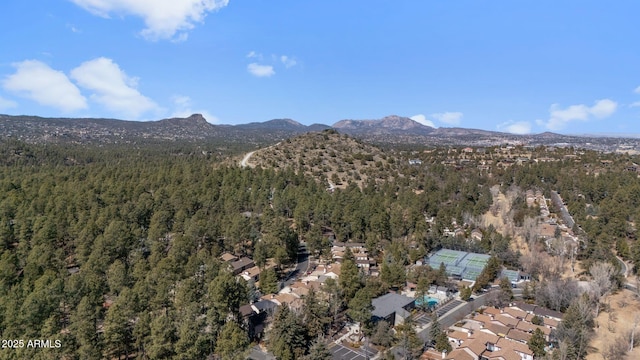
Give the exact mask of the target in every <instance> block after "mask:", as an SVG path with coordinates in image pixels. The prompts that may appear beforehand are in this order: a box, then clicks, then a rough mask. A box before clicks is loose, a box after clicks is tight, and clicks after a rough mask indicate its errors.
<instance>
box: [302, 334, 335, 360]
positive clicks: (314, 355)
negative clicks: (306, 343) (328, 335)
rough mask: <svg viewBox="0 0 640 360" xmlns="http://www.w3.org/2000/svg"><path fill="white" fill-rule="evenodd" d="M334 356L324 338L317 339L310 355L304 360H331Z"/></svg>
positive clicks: (310, 350)
mask: <svg viewBox="0 0 640 360" xmlns="http://www.w3.org/2000/svg"><path fill="white" fill-rule="evenodd" d="M331 359H332V355H331V352H330V351H329V349H328V348H327V344H325V342H324V338H323V337H319V338H317V339H316V340H315V341H314V342H313V343H312V344H311V347H310V348H309V353H308V354H307V355H305V357H304V358H303V360H331Z"/></svg>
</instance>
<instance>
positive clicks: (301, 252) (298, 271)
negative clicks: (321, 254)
mask: <svg viewBox="0 0 640 360" xmlns="http://www.w3.org/2000/svg"><path fill="white" fill-rule="evenodd" d="M308 269H309V252H308V250H307V244H304V243H301V244H300V247H299V248H298V263H297V264H296V268H295V269H294V270H293V271H292V272H291V273H289V275H288V276H287V279H286V280H285V281H284V284H283V287H284V286H289V285H291V284H293V283H294V282H295V281H296V280H297V279H298V278H299V277H300V276H302V275H303V274H304V273H306V272H307V270H308Z"/></svg>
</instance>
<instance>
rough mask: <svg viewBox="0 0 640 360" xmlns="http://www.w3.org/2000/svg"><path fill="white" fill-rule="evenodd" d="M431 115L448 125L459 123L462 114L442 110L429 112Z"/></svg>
mask: <svg viewBox="0 0 640 360" xmlns="http://www.w3.org/2000/svg"><path fill="white" fill-rule="evenodd" d="M431 117H433V118H435V119H436V120H438V121H440V122H443V123H445V124H449V125H459V124H460V121H461V120H462V117H463V114H462V113H461V112H443V113H436V114H431Z"/></svg>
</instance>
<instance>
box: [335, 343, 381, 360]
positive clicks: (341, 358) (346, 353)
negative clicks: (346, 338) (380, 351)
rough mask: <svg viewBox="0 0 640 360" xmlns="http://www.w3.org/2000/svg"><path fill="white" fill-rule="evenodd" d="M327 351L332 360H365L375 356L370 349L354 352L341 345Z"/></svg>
mask: <svg viewBox="0 0 640 360" xmlns="http://www.w3.org/2000/svg"><path fill="white" fill-rule="evenodd" d="M329 351H330V352H331V356H332V359H333V360H366V359H370V358H372V357H373V356H374V355H375V354H376V352H375V351H373V350H372V349H368V348H365V347H363V348H360V349H358V350H354V349H350V348H348V347H345V346H342V345H334V346H332V347H331V348H330V349H329Z"/></svg>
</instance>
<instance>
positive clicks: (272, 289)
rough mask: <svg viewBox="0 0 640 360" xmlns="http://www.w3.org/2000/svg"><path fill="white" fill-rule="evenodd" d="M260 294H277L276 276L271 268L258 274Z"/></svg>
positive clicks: (274, 270)
mask: <svg viewBox="0 0 640 360" xmlns="http://www.w3.org/2000/svg"><path fill="white" fill-rule="evenodd" d="M260 292H261V293H262V294H264V295H267V294H275V293H277V292H278V276H277V275H276V269H274V268H273V267H271V268H268V269H265V270H263V271H262V272H261V273H260Z"/></svg>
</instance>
